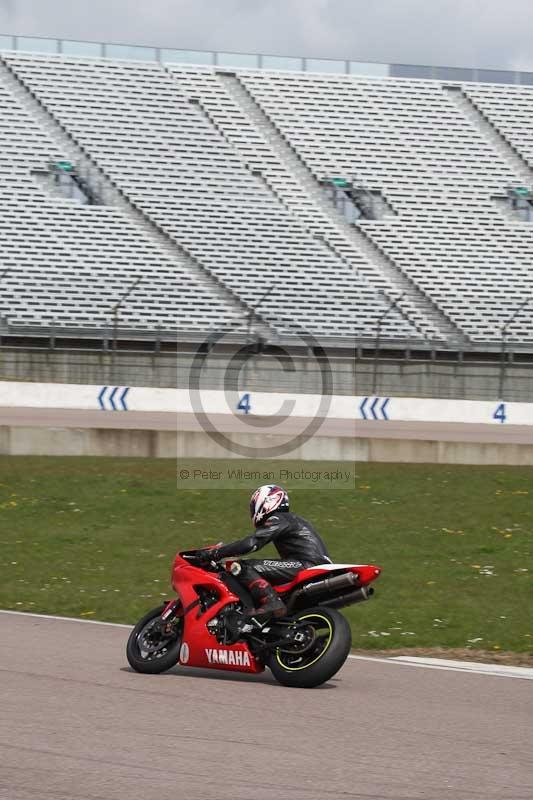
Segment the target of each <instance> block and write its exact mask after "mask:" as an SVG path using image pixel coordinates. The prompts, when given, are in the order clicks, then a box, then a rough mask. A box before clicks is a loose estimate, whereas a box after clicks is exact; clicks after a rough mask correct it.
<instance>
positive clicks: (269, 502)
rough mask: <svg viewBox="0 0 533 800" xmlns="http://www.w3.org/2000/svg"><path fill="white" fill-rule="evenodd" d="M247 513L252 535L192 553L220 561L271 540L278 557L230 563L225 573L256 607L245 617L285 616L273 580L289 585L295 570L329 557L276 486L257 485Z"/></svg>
mask: <svg viewBox="0 0 533 800" xmlns="http://www.w3.org/2000/svg"><path fill="white" fill-rule="evenodd" d="M250 515H251V517H252V521H253V523H254V526H255V531H254V532H253V533H252V534H250V535H249V536H245V537H244V539H239V540H238V541H236V542H232V543H231V544H226V545H222V546H221V547H217V548H215V549H209V550H198V551H196V553H195V557H196V558H197V559H198V560H200V561H204V562H208V561H220V560H221V559H224V558H233V557H235V556H243V555H246V554H248V553H254V552H256V551H257V550H260V549H261V548H262V547H265V545H267V544H269V542H272V543H273V544H274V546H275V547H276V549H277V551H278V553H279V555H280V556H281V559H280V560H274V559H257V558H248V559H245V560H243V561H240V560H239V561H233V562H232V564H231V566H230V572H231V573H232V574H233V575H235V577H236V578H237V579H238V580H239V582H240V583H241V584H242V585H243V586H245V587H246V588H247V589H248V591H249V592H250V594H251V596H252V600H253V602H254V603H255V605H256V608H255V609H254V610H253V611H251V612H249V615H250V616H252V617H260V618H261V619H264V618H269V617H270V616H275V617H281V616H285V615H286V613H287V609H286V606H285V603H284V602H283V601H282V600H281V598H280V597H279V595H278V594H277V593H276V592H275V591H274V589H273V588H272V584H282V583H288V582H289V581H290V580H291V579H292V578H293V577H294V576H295V575H296V574H297V573H298V572H299V571H300V570H302V569H306V568H307V567H311V566H316V565H318V564H331V563H332V561H331V559H330V557H329V554H328V551H327V549H326V546H325V544H324V542H323V541H322V539H321V538H320V536H319V534H318V533H317V531H316V530H315V529H314V528H313V526H312V525H311V523H309V522H307V520H305V519H304V518H303V517H299V516H297V515H296V514H292V513H291V512H290V511H289V496H288V494H287V492H286V491H285V490H284V489H282V488H281V486H275V485H273V484H268V485H266V486H260V487H259V489H257V490H256V491H255V492H254V493H253V495H252V497H251V499H250Z"/></svg>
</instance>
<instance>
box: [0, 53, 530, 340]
mask: <svg viewBox="0 0 533 800" xmlns="http://www.w3.org/2000/svg"><path fill="white" fill-rule="evenodd" d="M2 58H3V59H4V61H5V63H6V64H7V65H8V67H9V69H10V70H12V72H13V73H14V74H15V75H16V76H17V78H18V80H19V81H21V82H22V84H23V85H24V86H25V87H27V88H28V89H29V90H30V91H31V92H32V94H33V95H34V97H35V98H36V99H37V100H38V101H39V102H40V103H42V105H43V106H44V107H45V109H46V110H47V112H48V113H49V114H50V115H52V117H53V118H54V119H55V120H56V121H57V122H58V123H59V124H60V125H61V126H62V128H63V131H64V135H65V136H69V137H72V139H73V140H74V141H75V142H76V144H77V145H78V146H79V147H80V148H82V149H83V151H84V153H85V154H87V155H88V156H89V157H90V158H91V159H92V161H93V162H94V163H96V164H97V165H98V166H99V167H100V168H101V169H102V170H103V171H104V173H105V174H106V175H107V176H108V178H109V180H110V181H111V182H112V183H113V185H114V186H115V187H117V188H118V189H119V190H120V192H121V193H122V195H123V196H124V197H125V198H126V199H127V200H128V201H129V203H131V205H132V207H135V208H137V209H140V210H141V211H142V212H143V214H144V215H145V218H146V219H147V220H148V221H150V222H151V223H152V224H153V225H154V226H155V227H156V228H157V229H158V230H160V231H163V232H164V233H165V234H166V235H167V236H168V237H169V241H170V242H175V243H176V245H177V246H178V248H179V251H180V252H182V253H184V257H183V258H182V260H181V261H180V260H179V257H177V260H176V258H171V257H170V255H169V254H168V253H166V252H165V251H164V250H161V248H159V249H158V247H157V245H156V242H155V240H153V238H151V237H150V233H149V230H147V229H141V228H140V227H138V226H136V225H135V223H134V221H133V220H132V219H130V218H127V217H126V216H125V215H124V213H122V211H121V210H120V209H119V208H116V207H113V206H111V205H107V206H81V205H79V204H76V203H73V202H72V201H69V200H66V199H64V198H60V197H53V196H51V194H50V193H47V192H45V191H44V189H43V188H42V186H39V185H38V184H37V183H36V181H35V180H34V179H33V178H32V175H31V172H32V170H33V171H35V170H42V169H43V167H44V166H45V165H46V163H47V162H48V161H49V159H50V158H61V157H62V155H64V154H63V153H61V152H59V151H58V149H57V145H56V143H55V142H54V141H52V139H50V138H49V137H48V135H47V132H46V130H45V129H44V128H43V127H42V126H41V125H40V123H39V121H38V120H37V119H36V118H32V114H31V103H32V102H35V100H33V101H31V100H30V101H29V102H28V104H23V103H22V102H21V101H20V99H19V98H18V97H15V96H14V95H12V94H10V93H9V91H8V89H7V88H6V89H2V87H1V86H0V102H1V103H2V107H3V109H4V107H5V112H4V111H3V114H2V118H1V120H0V142H1V143H2V145H3V146H2V148H0V181H1V185H2V192H1V196H0V212H1V222H0V225H1V228H2V235H3V238H4V239H5V240H6V242H7V246H6V248H5V258H4V264H3V267H4V268H5V267H7V266H10V265H13V269H12V271H11V272H10V273H9V274H8V275H7V276H6V278H5V280H4V281H3V282H2V286H1V287H0V298H1V300H0V308H1V309H3V311H4V313H6V312H7V313H9V314H10V315H11V316H12V319H13V320H14V321H15V322H16V323H18V324H23V323H38V322H39V321H41V322H49V321H50V320H51V319H52V318H53V319H55V320H56V322H58V323H59V324H65V325H67V324H77V325H86V326H91V325H102V324H104V323H105V321H107V322H109V319H110V308H111V307H112V305H113V303H114V302H116V301H117V299H118V298H119V297H120V296H121V294H122V293H123V292H124V291H125V290H126V288H127V286H128V285H130V284H131V282H132V281H133V280H135V278H136V277H137V276H142V277H143V280H142V282H141V284H140V285H139V287H138V288H137V289H136V290H135V292H134V293H133V294H132V296H131V297H130V298H128V301H127V303H126V304H125V305H124V308H123V310H122V311H121V318H123V320H124V322H125V323H126V324H127V325H128V326H129V327H133V328H139V329H153V328H155V327H158V326H159V327H170V328H177V329H182V330H184V329H187V330H202V329H204V330H205V329H206V328H207V327H209V326H210V325H211V326H215V325H216V326H221V327H224V326H226V325H229V324H230V322H231V320H232V319H233V320H234V319H235V316H236V315H237V316H238V314H239V313H240V314H243V313H244V311H243V309H244V310H245V309H246V308H251V307H252V306H253V305H254V304H255V303H256V302H257V300H259V298H261V297H262V296H263V295H264V294H265V293H266V292H269V294H268V296H267V297H265V299H264V300H263V301H262V302H261V306H260V311H261V313H262V314H263V316H264V317H265V319H266V320H267V321H268V322H269V323H270V325H271V327H272V328H274V329H275V330H277V331H278V332H279V333H290V331H291V330H293V328H294V326H300V327H302V328H304V329H306V330H309V331H310V332H312V333H313V334H315V335H318V336H319V337H322V338H326V339H327V338H334V337H354V336H361V337H362V336H366V337H372V336H374V335H375V332H376V325H377V322H378V320H379V318H380V316H382V315H383V313H384V312H385V310H386V308H387V305H388V303H390V300H391V298H393V297H394V296H396V295H397V294H398V291H399V289H400V288H401V287H402V286H404V285H406V283H407V285H409V286H412V287H413V292H415V293H416V292H418V295H417V297H419V298H420V297H421V298H422V305H421V303H420V301H417V302H415V301H414V300H411V299H410V298H407V299H406V301H405V303H404V305H403V307H402V313H401V314H400V313H399V312H398V311H397V310H395V311H394V312H393V313H392V314H390V315H389V316H388V317H387V318H386V319H385V321H384V324H383V330H382V335H383V336H384V337H387V338H391V339H392V338H397V339H402V340H405V339H416V338H417V337H418V338H428V337H429V338H436V339H437V338H442V336H440V337H439V322H438V314H440V315H441V319H443V320H444V321H449V323H450V326H453V327H454V329H455V330H457V331H458V333H460V334H463V335H464V336H465V337H468V338H469V339H470V340H471V341H473V342H491V341H495V340H497V339H498V337H499V333H498V330H499V328H501V326H502V325H503V324H504V322H505V321H506V320H507V319H508V318H509V317H510V316H511V315H512V314H513V313H514V311H515V310H516V308H517V306H518V305H519V304H520V303H521V302H522V301H523V300H524V298H525V297H527V295H528V293H532V294H533V276H532V272H531V269H530V267H529V266H528V260H529V259H530V257H531V255H533V232H532V228H531V226H530V225H529V224H528V223H526V222H522V221H519V220H517V219H512V218H510V217H508V216H505V215H504V214H503V213H502V211H501V210H500V209H499V208H498V207H497V205H496V204H495V203H494V202H493V200H492V198H493V197H494V196H500V197H501V196H502V195H503V194H505V189H506V187H507V186H508V185H510V184H513V183H514V184H516V182H517V180H518V177H517V174H516V171H514V170H513V165H512V163H511V162H510V161H509V160H508V159H506V158H505V155H504V154H501V153H500V152H499V151H496V150H495V149H494V147H493V146H492V145H491V142H490V141H489V140H488V139H487V137H486V136H484V134H483V131H482V130H481V129H479V128H478V127H476V125H475V124H474V123H473V122H472V121H471V120H470V119H468V118H467V117H466V116H465V115H464V114H463V113H462V112H461V110H460V109H459V108H458V107H457V106H456V105H454V103H453V102H452V100H451V99H450V97H449V95H448V94H447V92H446V91H445V89H444V87H443V84H442V82H438V81H427V80H408V79H365V78H356V77H351V76H341V75H320V74H312V73H298V74H292V73H281V72H280V73H275V72H266V71H253V70H231V73H232V74H231V75H223V74H219V73H221V72H223V71H222V70H220V71H219V72H217V69H216V68H208V67H192V66H190V65H187V66H180V65H169V66H168V68H166V69H165V68H164V67H163V66H162V65H160V64H157V63H153V64H152V63H136V62H127V61H112V60H105V61H102V60H98V59H88V58H75V57H62V56H46V55H36V54H24V53H19V52H17V53H11V52H3V53H2ZM2 69H3V70H5V69H6V67H5V66H2V65H0V70H2ZM232 82H233V84H232ZM232 85H233V86H234V87H236V89H235V91H237V94H235V91H232V88H231V86H232ZM458 85H459V84H458ZM462 88H463V92H464V94H465V95H466V96H467V97H470V99H471V100H472V102H473V103H475V106H474V107H475V108H478V109H479V110H480V111H481V112H482V113H483V114H485V116H486V117H487V119H489V120H490V121H491V122H492V123H493V125H494V126H495V128H496V129H497V130H499V131H500V132H501V133H502V134H503V135H504V136H505V137H506V138H507V140H508V141H509V142H510V144H512V145H513V146H514V147H515V149H516V150H517V151H518V152H519V153H521V155H522V156H523V158H524V159H526V160H529V161H530V163H531V158H532V157H533V153H532V151H531V140H530V134H529V128H528V126H529V123H530V120H531V111H532V109H533V99H532V100H530V99H529V98H530V97H532V98H533V93H532V90H531V89H529V88H526V87H524V88H520V87H508V86H503V85H498V86H492V85H483V86H481V85H476V84H472V83H470V84H468V86H467V85H466V84H465V85H464V86H463V87H462ZM238 92H241V95H243V93H244V95H243V96H245V98H244V101H243V100H242V99H241V100H240V99H239V97H238V96H237V95H238ZM517 100H520V103H517V106H518V111H517V114H516V115H515V117H514V118H512V117H511V112H510V108H511V106H512V104H513V103H514V102H516V101H517ZM254 108H255V109H256V110H257V115H258V116H256V115H255V112H254ZM261 114H264V115H266V117H267V118H268V119H269V120H270V121H271V123H272V124H273V125H274V126H275V129H276V130H277V134H276V136H278V137H279V138H280V141H282V142H284V143H285V144H288V145H290V147H291V148H292V151H293V152H294V153H295V154H296V155H297V156H298V158H299V160H300V162H301V163H302V164H303V165H305V166H306V167H307V168H308V169H309V171H310V174H312V175H314V177H315V178H316V179H317V180H322V179H325V178H331V177H333V176H341V177H345V178H357V180H358V181H360V182H362V183H363V185H364V186H366V187H367V188H369V189H371V190H373V191H379V192H380V193H381V195H382V196H383V197H384V198H385V199H386V201H387V202H388V204H389V206H390V207H391V208H392V209H393V210H394V212H395V215H393V216H388V217H384V218H382V219H378V220H360V221H358V223H357V226H356V227H357V229H358V230H359V231H360V232H361V233H362V234H364V236H365V237H366V238H367V239H368V240H369V241H370V242H372V243H373V244H374V245H375V248H377V250H376V252H379V253H381V254H382V255H383V259H385V260H386V261H387V264H388V265H389V267H390V269H388V270H387V269H384V268H383V267H382V266H380V264H379V263H377V262H376V261H375V259H373V258H372V255H371V254H370V255H369V252H368V251H365V250H364V249H363V248H362V246H359V245H358V242H357V240H355V239H353V238H350V236H347V235H346V234H345V232H343V230H342V229H341V228H339V226H338V225H336V224H335V220H334V219H333V217H334V213H333V212H332V211H329V212H328V211H324V209H323V207H322V206H321V205H320V203H317V202H316V198H314V197H313V196H312V195H311V193H310V192H309V191H308V189H307V187H306V186H305V185H304V184H303V183H302V182H301V181H299V180H298V178H297V175H296V173H295V172H294V170H291V168H290V165H288V164H287V163H286V162H285V161H284V159H283V157H281V156H280V151H279V148H278V149H276V148H275V147H273V146H271V144H272V142H271V141H269V136H270V134H269V133H268V131H266V130H265V128H264V126H263V127H262V124H261V120H260V115H261ZM317 187H318V183H317ZM37 232H38V234H37ZM188 256H190V257H191V258H192V259H194V260H195V262H196V263H198V264H200V265H201V266H202V268H203V270H204V272H205V276H206V277H205V280H200V279H199V278H198V276H197V274H192V273H191V272H190V271H189V269H188V266H187V257H188ZM395 275H397V276H398V279H397V282H396V278H395ZM210 276H211V277H212V280H210ZM402 281H403V283H402ZM169 286H172V290H171V291H169ZM217 287H222V289H223V290H227V291H225V292H224V291H222V292H221V291H217ZM232 296H233V297H235V302H232V301H231V297H232ZM424 299H425V300H424ZM424 302H425V303H426V307H424V306H423V304H424ZM239 304H240V305H239ZM435 309H437V312H438V313H437V317H435ZM435 319H437V321H436V322H435ZM511 335H512V336H513V337H514V338H516V339H519V340H521V341H533V325H532V323H531V319H530V317H529V316H528V315H527V314H523V315H521V316H520V318H518V319H517V320H516V321H515V322H514V324H513V326H512V328H511Z"/></svg>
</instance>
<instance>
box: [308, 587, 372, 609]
mask: <svg viewBox="0 0 533 800" xmlns="http://www.w3.org/2000/svg"><path fill="white" fill-rule="evenodd" d="M373 594H374V590H373V588H372V587H371V586H370V587H367V586H361V588H360V589H356V590H355V592H348V594H341V596H340V597H332V598H331V600H324V602H323V603H319V605H321V606H326V607H327V608H344V607H345V606H352V605H354V604H355V603H362V602H363V600H369V599H370V598H371V597H372V595H373Z"/></svg>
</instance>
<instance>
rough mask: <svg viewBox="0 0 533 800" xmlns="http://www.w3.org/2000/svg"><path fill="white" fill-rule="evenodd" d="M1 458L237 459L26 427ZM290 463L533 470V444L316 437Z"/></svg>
mask: <svg viewBox="0 0 533 800" xmlns="http://www.w3.org/2000/svg"><path fill="white" fill-rule="evenodd" d="M229 437H230V438H231V439H232V440H233V441H235V442H236V443H238V444H242V445H246V446H248V447H254V446H256V447H257V453H258V456H261V455H262V453H263V452H264V447H265V437H264V436H254V435H251V434H230V435H229ZM275 439H276V437H273V436H272V437H269V441H268V444H269V445H272V444H275ZM0 454H1V455H13V456H17V455H19V456H20V455H46V456H51V455H55V456H120V457H139V458H143V457H144V458H148V457H149V458H173V459H176V462H177V464H178V463H179V461H180V459H191V458H212V459H216V458H221V459H224V460H228V459H230V458H235V457H237V456H234V455H232V454H230V453H228V452H227V450H226V449H224V448H221V447H220V446H219V445H217V443H216V442H214V441H213V440H212V439H211V438H210V437H209V436H207V435H206V434H205V433H203V432H193V431H181V432H179V433H178V434H176V433H175V432H172V431H146V430H127V429H109V428H105V429H98V428H93V429H76V428H64V429H62V428H34V427H22V426H20V427H17V426H0ZM283 458H286V457H283ZM290 460H293V461H297V460H302V461H310V460H323V461H335V462H348V461H351V462H357V461H378V462H392V463H424V464H479V465H501V464H507V465H518V466H533V445H520V444H494V443H476V442H437V441H420V440H409V439H371V438H368V439H367V438H357V439H356V438H354V439H349V438H346V437H342V438H341V437H330V438H326V437H316V438H314V439H311V440H309V441H307V442H305V444H303V445H302V446H301V447H300V448H296V449H295V450H294V452H292V453H291V454H290Z"/></svg>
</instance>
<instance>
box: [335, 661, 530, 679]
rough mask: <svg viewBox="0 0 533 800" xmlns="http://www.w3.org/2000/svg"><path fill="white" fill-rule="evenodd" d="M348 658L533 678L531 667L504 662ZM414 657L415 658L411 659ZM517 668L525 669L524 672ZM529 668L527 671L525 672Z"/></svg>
mask: <svg viewBox="0 0 533 800" xmlns="http://www.w3.org/2000/svg"><path fill="white" fill-rule="evenodd" d="M348 658H351V659H354V660H359V661H377V662H379V663H380V664H391V665H396V666H400V667H402V666H403V667H419V668H422V669H440V670H444V671H446V672H463V673H470V674H471V675H489V676H492V677H495V678H518V679H519V680H526V681H527V680H529V681H531V680H533V669H530V668H529V667H512V666H506V665H503V664H482V663H480V662H477V661H457V662H456V664H457V666H448V665H443V664H439V663H438V661H439V659H435V661H436V662H437V663H429V662H430V661H431V659H429V658H428V659H426V660H424V663H421V662H419V661H415V660H414V658H415V656H412V657H410V656H391V658H379V657H375V658H374V657H372V656H354V655H349V656H348ZM411 659H413V660H411ZM516 670H524V672H523V673H522V672H521V673H518V672H516ZM525 670H527V672H525Z"/></svg>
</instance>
